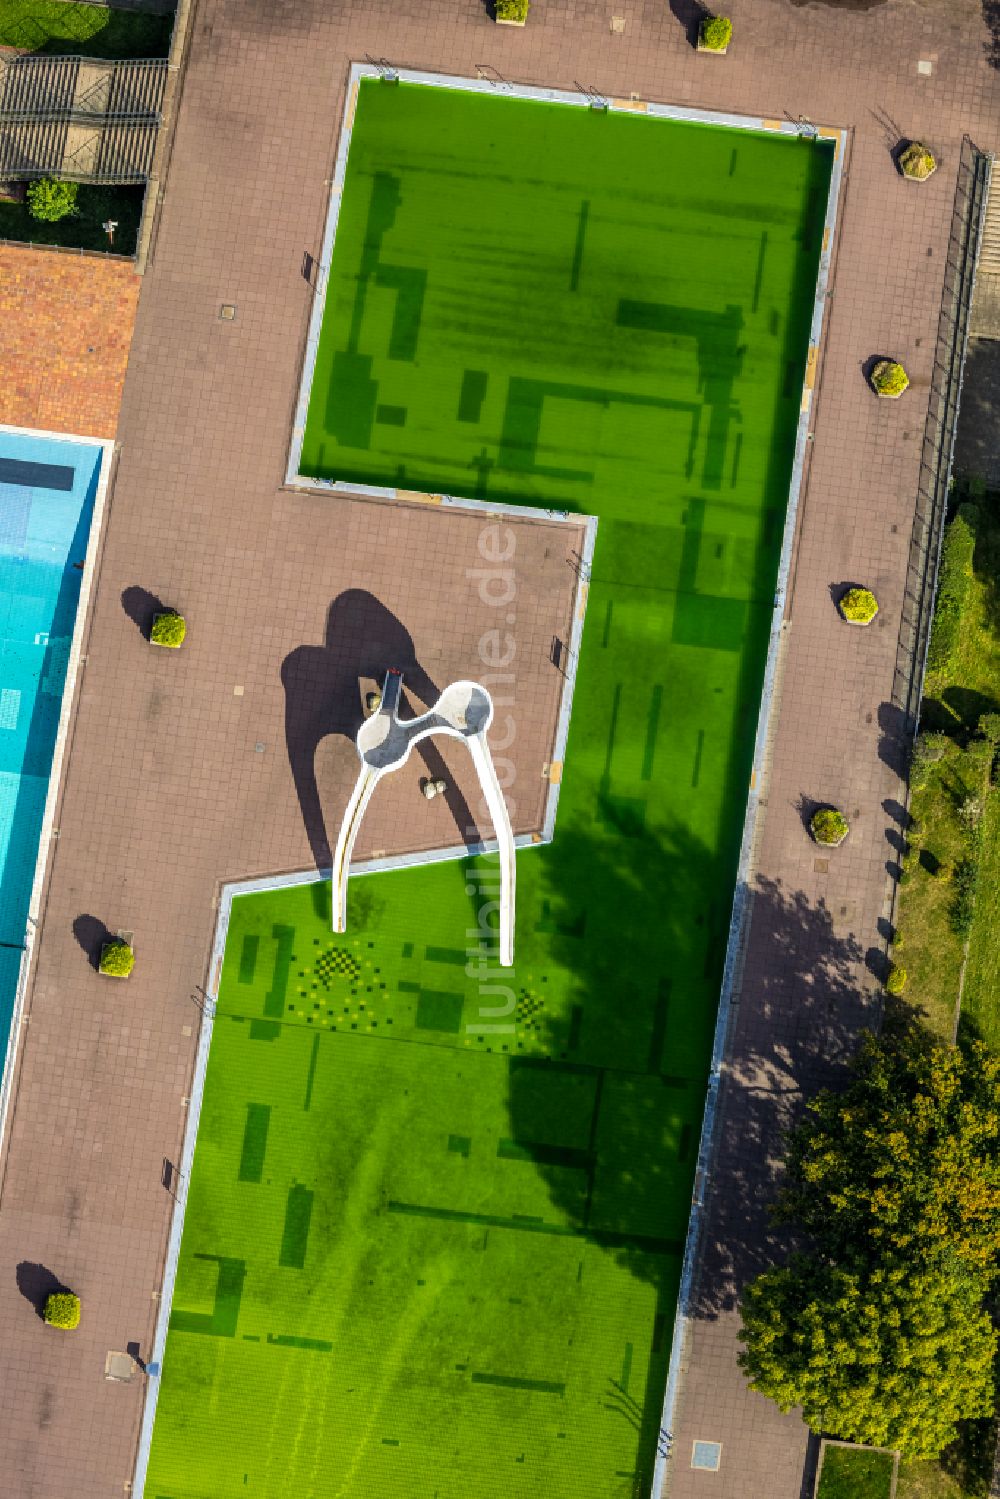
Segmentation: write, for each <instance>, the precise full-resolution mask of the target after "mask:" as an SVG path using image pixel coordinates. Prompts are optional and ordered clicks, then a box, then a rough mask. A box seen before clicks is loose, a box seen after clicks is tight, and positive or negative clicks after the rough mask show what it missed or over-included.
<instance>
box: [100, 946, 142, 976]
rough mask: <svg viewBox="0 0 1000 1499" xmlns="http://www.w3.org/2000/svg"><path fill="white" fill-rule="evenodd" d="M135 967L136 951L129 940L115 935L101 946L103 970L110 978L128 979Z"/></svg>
mask: <svg viewBox="0 0 1000 1499" xmlns="http://www.w3.org/2000/svg"><path fill="white" fill-rule="evenodd" d="M134 967H135V953H134V952H133V951H132V949H131V948H130V947H129V945H128V943H127V942H123V941H122V939H121V938H120V937H115V938H114V939H113V940H112V941H111V942H105V944H104V946H103V947H102V948H101V972H102V973H106V974H108V976H109V977H110V978H114V979H127V978H128V976H129V974H130V973H131V972H132V969H133V968H134Z"/></svg>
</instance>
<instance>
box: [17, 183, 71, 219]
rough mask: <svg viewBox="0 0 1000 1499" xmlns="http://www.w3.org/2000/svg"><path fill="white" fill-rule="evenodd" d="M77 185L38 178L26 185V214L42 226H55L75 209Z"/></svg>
mask: <svg viewBox="0 0 1000 1499" xmlns="http://www.w3.org/2000/svg"><path fill="white" fill-rule="evenodd" d="M76 194H77V184H76V183H75V182H57V181H56V180H55V178H54V177H40V178H39V179H38V181H37V182H30V183H29V184H28V212H29V213H30V214H31V217H32V218H33V219H38V220H39V221H40V222H41V223H43V224H57V223H58V222H59V220H60V219H64V218H66V217H67V216H68V215H69V214H71V213H73V212H74V210H75V209H76Z"/></svg>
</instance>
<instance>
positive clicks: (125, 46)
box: [0, 0, 174, 57]
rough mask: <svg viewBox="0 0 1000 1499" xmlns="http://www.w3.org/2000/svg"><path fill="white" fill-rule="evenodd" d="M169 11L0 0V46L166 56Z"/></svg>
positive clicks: (60, 53)
mask: <svg viewBox="0 0 1000 1499" xmlns="http://www.w3.org/2000/svg"><path fill="white" fill-rule="evenodd" d="M173 24H174V18H173V16H151V15H144V14H143V13H142V12H141V11H134V10H111V9H109V8H108V7H107V6H102V5H72V4H67V3H66V0H0V47H18V48H20V49H21V50H22V51H26V52H48V53H52V54H54V55H57V56H69V55H79V56H83V57H166V55H167V52H168V51H169V49H170V33H171V31H172V29H173Z"/></svg>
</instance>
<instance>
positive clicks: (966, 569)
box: [927, 506, 976, 671]
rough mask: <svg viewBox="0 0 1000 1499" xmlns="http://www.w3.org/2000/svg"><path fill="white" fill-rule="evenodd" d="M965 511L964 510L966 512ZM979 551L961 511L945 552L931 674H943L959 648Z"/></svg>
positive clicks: (930, 656) (950, 530) (933, 628)
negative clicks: (976, 552)
mask: <svg viewBox="0 0 1000 1499" xmlns="http://www.w3.org/2000/svg"><path fill="white" fill-rule="evenodd" d="M965 508H966V507H965V506H963V507H962V509H963V510H964V509H965ZM975 550H976V533H975V531H974V530H973V529H972V526H970V525H969V522H968V521H967V520H966V518H965V516H964V515H963V514H962V511H961V510H960V511H959V513H958V515H956V517H955V519H954V520H953V521H951V522H950V523H949V525H948V526H947V528H946V530H945V533H944V545H943V546H942V548H941V567H940V571H939V572H938V586H937V601H936V603H935V605H934V622H933V624H932V625H931V641H930V647H929V649H928V652H927V670H928V671H943V670H944V669H945V668H946V667H947V666H948V664H949V662H950V661H951V658H952V654H953V652H954V650H955V647H956V645H957V644H958V633H959V626H960V624H961V621H962V611H963V610H964V608H965V606H966V603H967V602H968V598H969V589H970V588H971V587H972V559H973V556H974V554H975Z"/></svg>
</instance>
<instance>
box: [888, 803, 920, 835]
mask: <svg viewBox="0 0 1000 1499" xmlns="http://www.w3.org/2000/svg"><path fill="white" fill-rule="evenodd" d="M882 811H883V812H884V813H885V815H886V817H891V818H892V820H893V822H896V823H898V824H899V826H900V827H901V828H902V829H903V832H904V833H905V832H908V831H909V830H910V828H912V827H913V818H912V817H911V816H910V813H909V812H908V811H907V809H906V808H905V807H904V806H903V803H902V802H898V801H897V800H896V798H895V797H893V796H887V797H886V798H885V800H884V801H883V803H882Z"/></svg>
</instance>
